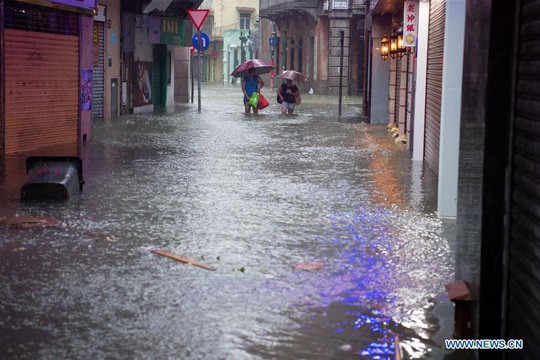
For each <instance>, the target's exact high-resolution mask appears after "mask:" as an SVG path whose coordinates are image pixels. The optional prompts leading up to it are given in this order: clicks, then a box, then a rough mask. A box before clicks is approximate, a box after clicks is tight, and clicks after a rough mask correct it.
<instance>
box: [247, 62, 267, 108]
mask: <svg viewBox="0 0 540 360" xmlns="http://www.w3.org/2000/svg"><path fill="white" fill-rule="evenodd" d="M263 86H264V81H262V79H261V77H260V76H259V75H257V74H255V69H254V68H251V69H249V70H248V75H247V76H244V77H243V78H242V92H243V93H244V107H245V110H246V114H249V113H250V110H251V108H253V113H254V114H258V113H259V109H257V107H253V106H251V105H250V104H249V103H248V101H249V98H250V97H251V95H252V94H253V93H254V92H260V91H261V89H262V87H263Z"/></svg>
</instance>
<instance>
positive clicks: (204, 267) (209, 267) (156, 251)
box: [152, 250, 216, 271]
mask: <svg viewBox="0 0 540 360" xmlns="http://www.w3.org/2000/svg"><path fill="white" fill-rule="evenodd" d="M152 252H153V253H154V254H158V255H161V256H165V257H168V258H171V259H174V260H176V261H180V262H183V263H186V264H190V265H193V266H197V267H200V268H203V269H206V270H212V271H213V270H216V268H215V267H213V266H210V265H207V264H203V263H201V262H198V261H195V260H193V259H189V258H185V257H182V256H178V255H174V254H171V253H168V252H166V251H161V250H152Z"/></svg>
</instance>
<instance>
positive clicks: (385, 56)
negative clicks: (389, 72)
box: [381, 35, 388, 60]
mask: <svg viewBox="0 0 540 360" xmlns="http://www.w3.org/2000/svg"><path fill="white" fill-rule="evenodd" d="M381 57H382V59H383V60H386V59H388V38H387V37H386V35H384V36H383V38H382V40H381Z"/></svg>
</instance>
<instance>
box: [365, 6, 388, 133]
mask: <svg viewBox="0 0 540 360" xmlns="http://www.w3.org/2000/svg"><path fill="white" fill-rule="evenodd" d="M390 25H391V24H390V18H389V17H374V18H373V22H372V28H371V29H372V35H371V36H372V38H373V49H372V51H373V56H372V59H373V60H372V67H371V112H370V114H369V118H370V121H371V123H372V124H388V96H389V87H390V57H388V59H386V60H383V59H382V58H381V52H380V47H381V40H382V38H383V36H384V35H386V36H387V37H388V36H390Z"/></svg>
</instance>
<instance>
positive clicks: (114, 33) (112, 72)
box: [99, 0, 121, 119]
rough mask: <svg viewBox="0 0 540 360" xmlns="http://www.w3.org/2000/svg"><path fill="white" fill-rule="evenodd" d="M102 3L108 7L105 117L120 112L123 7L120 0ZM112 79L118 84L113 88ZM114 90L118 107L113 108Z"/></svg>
mask: <svg viewBox="0 0 540 360" xmlns="http://www.w3.org/2000/svg"><path fill="white" fill-rule="evenodd" d="M99 3H100V4H101V5H105V6H106V7H107V14H106V22H105V107H104V118H105V119H109V118H110V117H111V116H117V115H118V114H119V106H120V102H121V101H120V86H121V81H120V40H121V39H120V35H121V9H120V0H101V1H100V2H99ZM112 79H116V80H117V86H116V88H115V89H112V86H111V84H112ZM112 91H114V92H116V99H117V105H118V108H117V109H115V110H114V111H113V110H112V109H111V97H112Z"/></svg>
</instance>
